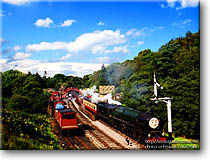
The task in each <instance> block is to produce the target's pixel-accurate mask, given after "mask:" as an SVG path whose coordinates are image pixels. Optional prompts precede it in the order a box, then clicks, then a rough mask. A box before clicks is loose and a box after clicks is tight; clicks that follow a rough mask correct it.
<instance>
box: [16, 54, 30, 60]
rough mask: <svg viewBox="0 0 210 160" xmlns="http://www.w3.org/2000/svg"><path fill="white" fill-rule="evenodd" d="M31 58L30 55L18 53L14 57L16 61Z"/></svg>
mask: <svg viewBox="0 0 210 160" xmlns="http://www.w3.org/2000/svg"><path fill="white" fill-rule="evenodd" d="M30 56H31V54H29V53H23V52H17V53H16V54H15V56H14V59H16V60H19V59H26V58H28V57H30Z"/></svg>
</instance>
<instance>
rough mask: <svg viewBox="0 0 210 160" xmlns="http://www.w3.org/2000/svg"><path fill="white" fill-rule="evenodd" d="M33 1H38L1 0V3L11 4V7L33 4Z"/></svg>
mask: <svg viewBox="0 0 210 160" xmlns="http://www.w3.org/2000/svg"><path fill="white" fill-rule="evenodd" d="M35 1H39V0H2V2H5V3H8V4H12V5H17V6H20V5H24V4H27V3H30V2H35Z"/></svg>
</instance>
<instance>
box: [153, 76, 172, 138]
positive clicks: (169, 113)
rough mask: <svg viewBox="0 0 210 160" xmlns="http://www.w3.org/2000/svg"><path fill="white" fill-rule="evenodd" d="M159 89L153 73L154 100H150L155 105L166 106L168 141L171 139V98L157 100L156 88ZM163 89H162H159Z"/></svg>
mask: <svg viewBox="0 0 210 160" xmlns="http://www.w3.org/2000/svg"><path fill="white" fill-rule="evenodd" d="M158 87H161V86H160V84H159V83H157V80H156V76H155V73H154V98H151V99H150V100H152V101H155V103H158V102H164V103H166V104H167V114H168V135H169V139H173V138H172V118H171V100H172V98H170V97H163V98H158V96H157V88H158ZM161 89H163V87H161Z"/></svg>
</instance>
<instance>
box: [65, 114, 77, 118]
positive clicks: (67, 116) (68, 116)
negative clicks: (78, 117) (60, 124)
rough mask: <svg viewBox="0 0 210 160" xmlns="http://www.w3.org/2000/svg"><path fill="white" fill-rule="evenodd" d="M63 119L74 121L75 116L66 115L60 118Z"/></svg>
mask: <svg viewBox="0 0 210 160" xmlns="http://www.w3.org/2000/svg"><path fill="white" fill-rule="evenodd" d="M62 118H63V119H75V114H67V115H63V116H62Z"/></svg>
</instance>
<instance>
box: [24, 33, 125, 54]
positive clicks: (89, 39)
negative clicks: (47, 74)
mask: <svg viewBox="0 0 210 160" xmlns="http://www.w3.org/2000/svg"><path fill="white" fill-rule="evenodd" d="M125 41H126V40H125V36H124V35H123V34H120V31H119V30H116V31H112V30H104V31H94V32H91V33H85V34H82V35H80V36H79V37H78V38H77V39H76V40H75V41H73V42H41V43H39V44H29V45H27V46H26V50H27V51H44V50H66V51H68V52H70V53H72V52H80V51H91V52H92V53H94V54H96V53H100V52H104V51H105V49H106V48H107V47H109V46H113V45H117V44H122V43H125Z"/></svg>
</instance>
